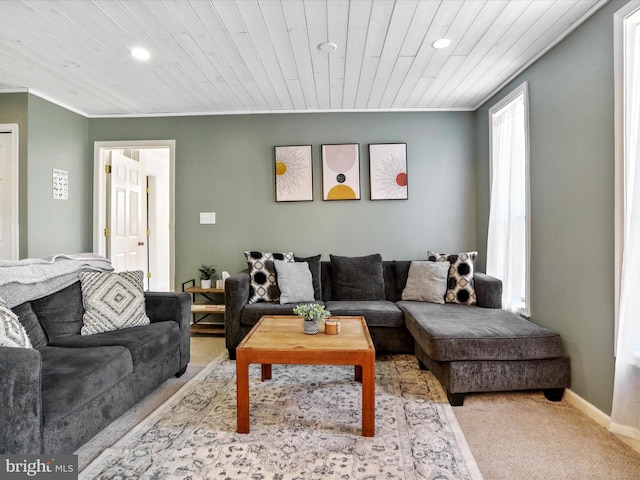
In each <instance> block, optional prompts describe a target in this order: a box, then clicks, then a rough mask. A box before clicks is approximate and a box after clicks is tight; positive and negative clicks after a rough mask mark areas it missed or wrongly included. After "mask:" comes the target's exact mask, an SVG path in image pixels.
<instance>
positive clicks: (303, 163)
mask: <svg viewBox="0 0 640 480" xmlns="http://www.w3.org/2000/svg"><path fill="white" fill-rule="evenodd" d="M274 157H275V172H276V173H275V180H276V202H306V201H310V200H313V166H312V162H311V145H287V146H277V147H274Z"/></svg>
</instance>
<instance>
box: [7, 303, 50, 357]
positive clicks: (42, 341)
mask: <svg viewBox="0 0 640 480" xmlns="http://www.w3.org/2000/svg"><path fill="white" fill-rule="evenodd" d="M12 310H13V313H15V314H16V315H17V316H18V319H19V320H20V323H21V324H22V326H23V327H24V329H25V330H26V332H27V335H28V336H29V340H30V341H31V345H32V346H33V348H36V349H38V350H39V349H41V348H42V347H45V346H46V345H47V335H46V334H45V333H44V330H43V329H42V325H40V322H39V321H38V317H37V316H36V312H34V311H33V308H32V307H31V302H25V303H23V304H22V305H18V306H17V307H13V308H12Z"/></svg>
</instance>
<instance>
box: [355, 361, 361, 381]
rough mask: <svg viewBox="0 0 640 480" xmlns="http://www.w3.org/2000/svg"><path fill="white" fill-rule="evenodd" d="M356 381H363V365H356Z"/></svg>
mask: <svg viewBox="0 0 640 480" xmlns="http://www.w3.org/2000/svg"><path fill="white" fill-rule="evenodd" d="M355 370H356V371H355V381H356V382H360V383H362V365H356V369H355Z"/></svg>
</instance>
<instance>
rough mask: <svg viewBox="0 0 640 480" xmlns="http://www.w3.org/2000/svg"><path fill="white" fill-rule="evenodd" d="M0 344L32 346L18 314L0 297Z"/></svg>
mask: <svg viewBox="0 0 640 480" xmlns="http://www.w3.org/2000/svg"><path fill="white" fill-rule="evenodd" d="M0 346H2V347H19V348H33V347H32V346H31V342H30V341H29V336H28V335H27V331H26V330H25V329H24V327H23V326H22V324H21V323H20V320H18V316H17V315H16V314H15V313H13V312H12V311H11V309H10V308H9V307H7V304H6V303H5V302H4V300H2V299H0Z"/></svg>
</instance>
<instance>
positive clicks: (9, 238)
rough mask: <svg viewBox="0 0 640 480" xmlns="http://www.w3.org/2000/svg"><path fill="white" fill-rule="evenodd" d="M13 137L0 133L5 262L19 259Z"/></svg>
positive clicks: (0, 244) (0, 246)
mask: <svg viewBox="0 0 640 480" xmlns="http://www.w3.org/2000/svg"><path fill="white" fill-rule="evenodd" d="M12 135H15V133H14V134H11V133H0V258H2V259H4V260H17V259H18V254H17V252H18V244H17V233H18V232H17V228H18V226H17V217H18V204H17V195H16V192H17V188H18V185H17V183H16V182H15V178H16V177H17V171H14V170H15V169H17V165H15V162H14V155H15V153H14V152H13V147H12V145H13V142H12V140H13V138H12Z"/></svg>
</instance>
